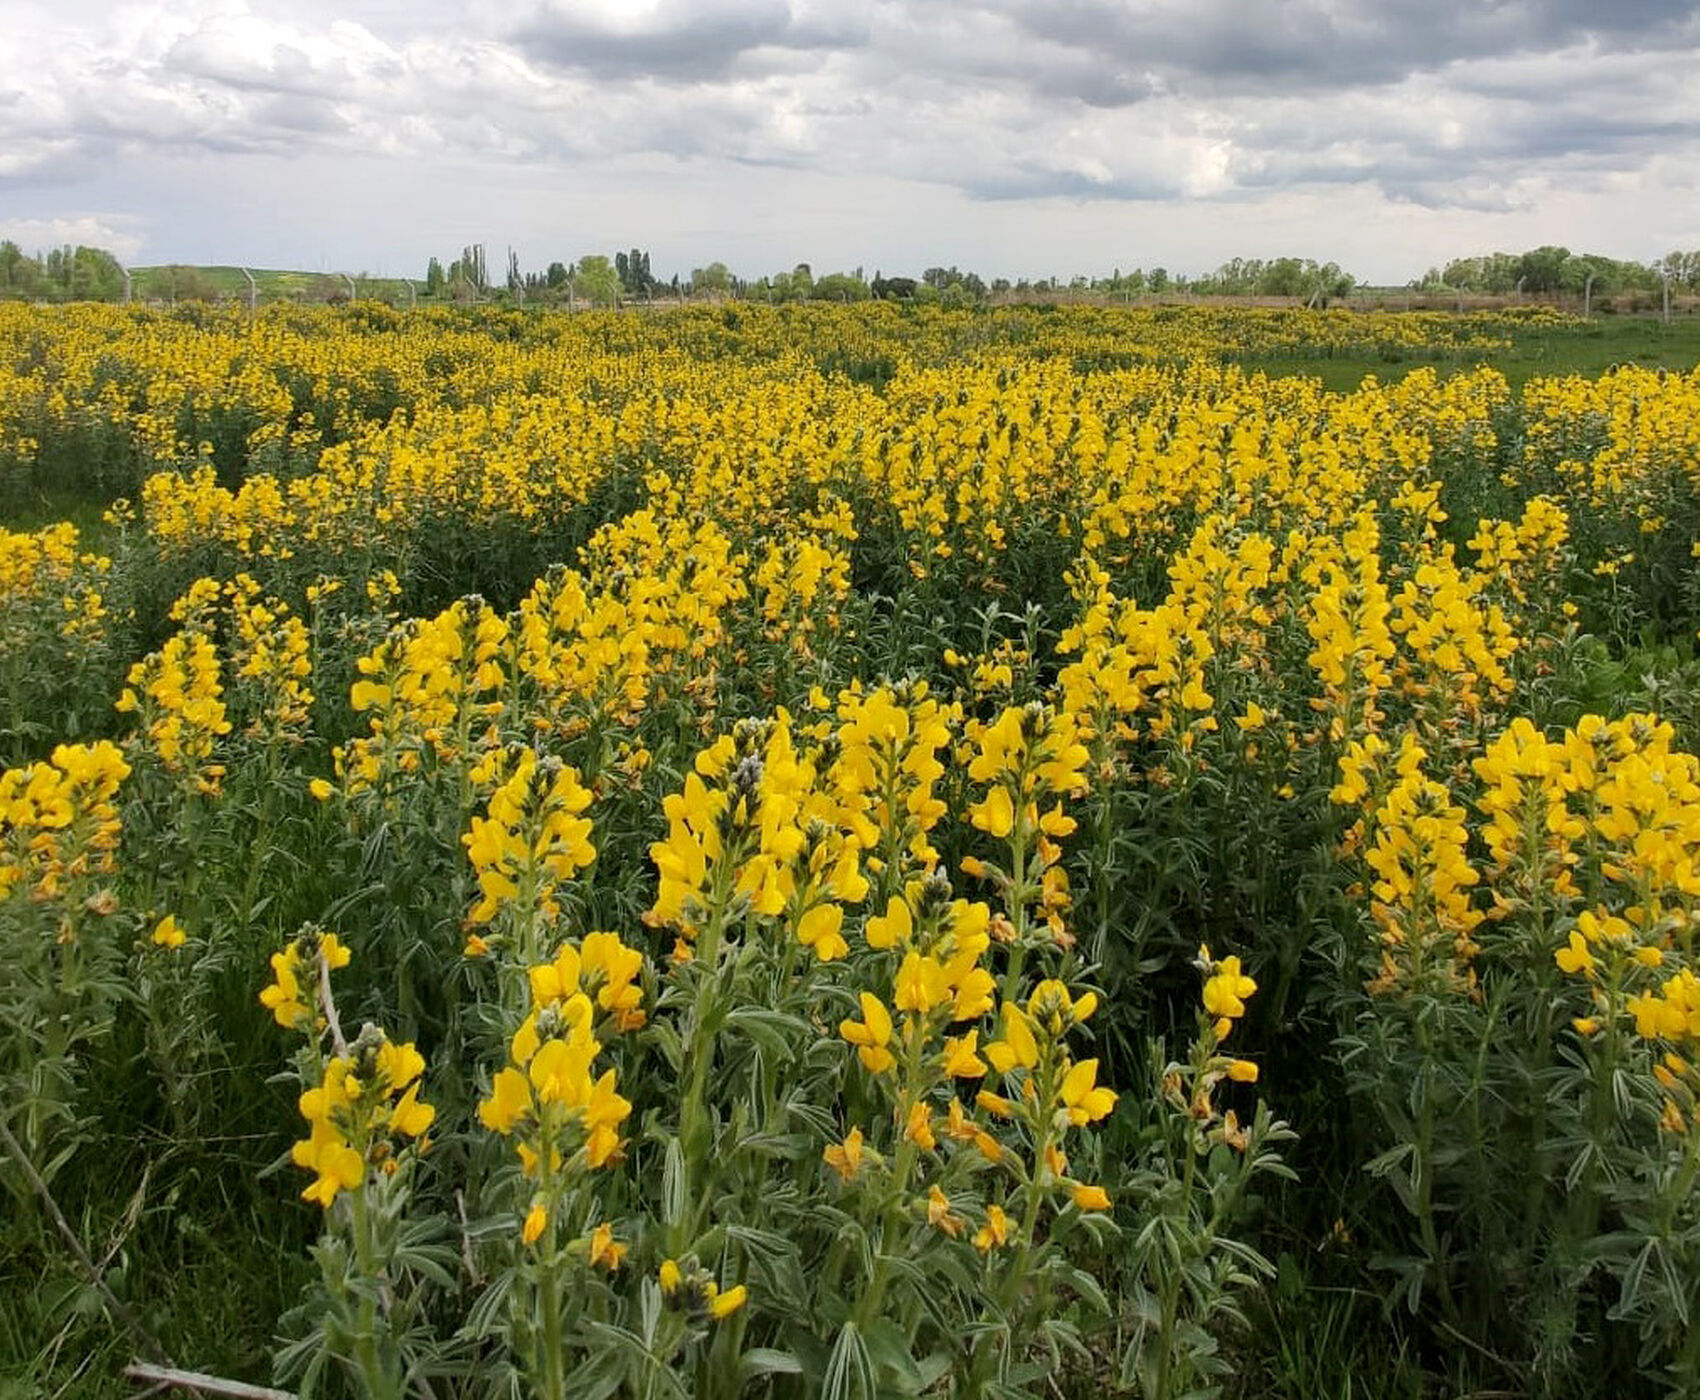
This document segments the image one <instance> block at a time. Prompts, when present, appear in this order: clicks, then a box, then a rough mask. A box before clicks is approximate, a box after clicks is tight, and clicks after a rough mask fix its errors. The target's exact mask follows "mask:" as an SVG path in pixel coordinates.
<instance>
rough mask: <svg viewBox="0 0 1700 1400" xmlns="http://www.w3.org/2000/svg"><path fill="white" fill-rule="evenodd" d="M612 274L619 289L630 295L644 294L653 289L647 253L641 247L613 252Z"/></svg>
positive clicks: (653, 281) (653, 282)
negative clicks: (618, 284) (623, 251)
mask: <svg viewBox="0 0 1700 1400" xmlns="http://www.w3.org/2000/svg"><path fill="white" fill-rule="evenodd" d="M614 275H615V277H616V278H618V279H619V283H620V288H621V290H622V291H624V292H626V293H627V294H628V295H630V296H644V295H646V294H647V293H649V292H651V291H653V290H654V289H655V279H654V278H653V277H652V276H650V272H649V254H648V253H646V252H644V251H643V250H642V249H641V248H633V249H632V250H631V252H629V253H616V254H614Z"/></svg>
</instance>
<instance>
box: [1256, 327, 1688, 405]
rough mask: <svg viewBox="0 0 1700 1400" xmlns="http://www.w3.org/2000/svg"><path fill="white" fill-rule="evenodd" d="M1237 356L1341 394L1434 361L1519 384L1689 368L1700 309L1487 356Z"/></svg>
mask: <svg viewBox="0 0 1700 1400" xmlns="http://www.w3.org/2000/svg"><path fill="white" fill-rule="evenodd" d="M1232 358H1233V359H1234V360H1235V361H1236V362H1237V363H1238V364H1240V365H1242V366H1244V367H1245V369H1246V370H1247V371H1248V372H1257V371H1262V372H1263V373H1264V374H1268V375H1271V376H1279V375H1289V374H1303V375H1309V376H1311V377H1313V378H1316V379H1320V380H1321V381H1322V385H1323V387H1324V388H1325V389H1330V390H1333V391H1335V392H1340V393H1344V392H1348V391H1350V390H1353V389H1356V388H1357V387H1358V385H1359V384H1361V383H1362V382H1363V379H1364V376H1365V375H1369V374H1373V375H1374V376H1375V377H1376V378H1377V379H1379V380H1381V382H1382V383H1384V384H1388V383H1393V382H1395V381H1397V380H1400V379H1403V378H1404V377H1405V376H1406V375H1407V374H1410V373H1411V372H1412V371H1413V370H1417V369H1422V368H1424V367H1425V366H1432V367H1434V368H1435V369H1436V370H1437V371H1438V372H1439V373H1440V374H1441V375H1442V376H1443V377H1445V376H1449V375H1453V374H1462V373H1466V372H1468V371H1469V370H1472V369H1475V368H1476V367H1477V366H1478V365H1482V364H1486V365H1489V366H1491V367H1492V368H1494V369H1497V370H1498V371H1499V372H1500V373H1501V374H1503V375H1504V376H1505V377H1506V378H1507V379H1508V380H1509V381H1510V382H1511V387H1512V388H1513V389H1514V390H1515V389H1521V388H1522V387H1523V385H1524V384H1526V383H1528V381H1529V380H1531V379H1535V378H1538V377H1539V376H1541V375H1549V374H1583V375H1597V374H1602V373H1604V372H1605V371H1606V370H1608V369H1611V368H1613V367H1614V366H1618V365H1630V364H1635V365H1645V366H1648V367H1650V368H1663V369H1670V370H1677V371H1680V372H1683V373H1687V372H1688V371H1689V370H1692V369H1693V368H1694V367H1695V366H1696V365H1700V315H1697V314H1695V313H1693V312H1688V313H1685V314H1683V315H1680V316H1672V318H1671V321H1670V324H1669V325H1666V324H1665V323H1664V322H1663V321H1661V320H1660V319H1659V318H1658V317H1657V316H1609V315H1596V316H1595V317H1594V318H1593V320H1592V321H1591V322H1590V323H1589V324H1588V325H1586V326H1583V327H1579V328H1574V329H1572V328H1569V327H1564V328H1558V329H1546V328H1543V329H1540V330H1530V331H1528V332H1524V333H1520V334H1517V335H1516V336H1515V337H1514V339H1513V341H1512V344H1511V345H1510V346H1508V347H1507V348H1505V349H1503V350H1499V351H1496V352H1494V353H1493V354H1491V355H1485V356H1484V355H1477V354H1459V353H1457V352H1450V351H1446V350H1421V349H1417V350H1389V351H1387V352H1386V353H1385V354H1383V355H1380V356H1375V355H1353V356H1330V355H1328V354H1326V352H1321V351H1319V352H1318V353H1317V354H1315V355H1281V356H1274V355H1243V356H1234V357H1232Z"/></svg>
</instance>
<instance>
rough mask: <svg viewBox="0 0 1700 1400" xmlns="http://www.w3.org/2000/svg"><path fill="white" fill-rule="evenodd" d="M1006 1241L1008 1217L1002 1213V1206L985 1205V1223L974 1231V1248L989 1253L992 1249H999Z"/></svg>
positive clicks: (1007, 1238)
mask: <svg viewBox="0 0 1700 1400" xmlns="http://www.w3.org/2000/svg"><path fill="white" fill-rule="evenodd" d="M1008 1241H1009V1217H1008V1216H1007V1215H1005V1214H1004V1211H1003V1207H1002V1206H997V1205H989V1206H987V1207H986V1223H985V1224H984V1225H982V1226H981V1227H980V1228H979V1229H978V1230H977V1231H975V1233H974V1248H975V1249H977V1250H979V1251H980V1253H982V1254H989V1253H991V1251H992V1250H994V1249H1001V1248H1002V1247H1003V1246H1004V1245H1005V1244H1006V1243H1008Z"/></svg>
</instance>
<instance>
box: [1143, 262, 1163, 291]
mask: <svg viewBox="0 0 1700 1400" xmlns="http://www.w3.org/2000/svg"><path fill="white" fill-rule="evenodd" d="M1145 280H1146V282H1147V284H1148V285H1149V286H1150V288H1151V290H1152V291H1154V292H1166V291H1168V290H1169V269H1168V268H1166V267H1154V268H1152V269H1151V271H1150V272H1149V273H1147V274H1146V278H1145Z"/></svg>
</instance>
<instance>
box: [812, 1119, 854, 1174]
mask: <svg viewBox="0 0 1700 1400" xmlns="http://www.w3.org/2000/svg"><path fill="white" fill-rule="evenodd" d="M821 1156H822V1157H824V1158H825V1159H826V1164H827V1165H828V1166H829V1167H831V1168H832V1169H833V1170H834V1171H835V1172H837V1173H838V1175H839V1178H840V1179H841V1180H843V1181H849V1180H850V1178H851V1177H853V1176H855V1175H856V1173H857V1172H859V1171H860V1170H861V1169H862V1130H861V1129H860V1128H852V1129H851V1130H850V1131H849V1132H848V1133H847V1134H846V1135H845V1137H844V1141H843V1142H842V1143H837V1144H834V1145H832V1146H829V1147H826V1148H824V1149H823V1150H822V1152H821Z"/></svg>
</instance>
